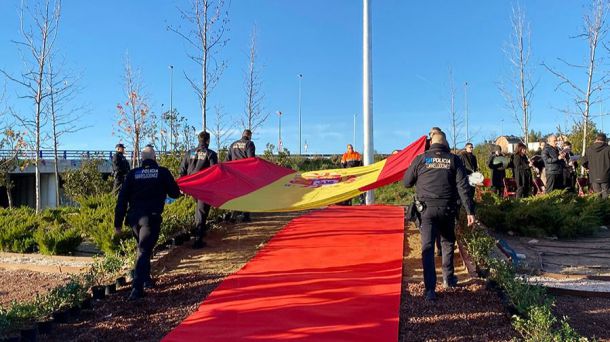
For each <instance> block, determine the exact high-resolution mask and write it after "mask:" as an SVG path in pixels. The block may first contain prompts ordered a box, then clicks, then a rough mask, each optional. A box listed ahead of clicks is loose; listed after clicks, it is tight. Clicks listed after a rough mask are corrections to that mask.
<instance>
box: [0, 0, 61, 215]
mask: <svg viewBox="0 0 610 342" xmlns="http://www.w3.org/2000/svg"><path fill="white" fill-rule="evenodd" d="M60 16H61V0H44V1H42V2H40V3H37V4H36V5H35V6H34V7H33V8H30V7H29V6H28V5H27V4H26V2H25V1H22V3H21V11H20V31H19V32H20V35H21V39H22V40H21V41H15V42H14V43H15V44H17V45H18V46H19V47H20V51H21V53H22V58H23V64H24V66H25V68H26V69H25V70H24V71H23V72H22V73H21V75H20V76H19V77H14V76H12V75H10V74H9V73H7V72H6V71H4V70H0V72H2V73H3V74H4V75H5V76H6V77H7V78H8V79H9V80H11V81H13V82H15V83H17V84H19V85H21V86H22V87H23V88H24V89H25V93H24V94H23V95H21V96H20V98H23V99H28V100H31V101H33V104H34V111H33V113H32V115H31V116H29V117H28V116H22V115H15V118H16V119H18V120H19V122H21V124H22V125H23V126H24V128H25V129H26V130H27V133H28V134H27V135H28V137H29V138H31V139H33V140H34V141H33V142H31V145H33V149H34V151H35V153H36V154H35V156H34V166H35V179H36V190H35V192H36V195H35V196H36V212H39V211H40V209H41V203H40V148H41V144H42V142H41V136H42V133H43V132H42V130H43V126H44V123H45V118H44V111H43V106H44V101H45V100H46V98H47V97H48V96H49V95H50V92H49V90H48V89H47V87H45V86H44V85H45V78H46V74H47V72H48V71H47V63H48V61H49V59H50V58H51V56H52V54H53V51H54V45H55V40H56V38H57V32H58V29H59V21H60Z"/></svg>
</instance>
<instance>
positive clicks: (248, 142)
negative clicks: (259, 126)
mask: <svg viewBox="0 0 610 342" xmlns="http://www.w3.org/2000/svg"><path fill="white" fill-rule="evenodd" d="M255 155H256V146H255V145H254V142H253V141H252V131H251V130H249V129H245V130H244V132H243V133H242V135H241V139H239V140H237V141H235V142H233V143H232V144H231V146H229V151H228V153H227V158H226V161H232V160H240V159H245V158H252V157H254V156H255ZM234 215H235V216H237V217H234V218H237V219H238V220H240V221H242V222H250V221H251V219H250V213H246V212H235V213H234Z"/></svg>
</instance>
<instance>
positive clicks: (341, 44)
mask: <svg viewBox="0 0 610 342" xmlns="http://www.w3.org/2000/svg"><path fill="white" fill-rule="evenodd" d="M19 3H20V1H18V0H3V1H0V22H1V23H2V25H0V56H1V57H0V68H3V69H5V70H7V71H9V72H12V73H18V72H19V70H20V68H21V62H20V57H19V53H18V51H17V49H16V46H15V45H14V44H13V43H12V42H11V40H17V39H19V32H18V29H19V19H18V7H19ZM186 4H187V1H186V0H137V1H136V0H131V1H119V0H106V1H78V0H64V1H63V13H62V14H63V18H62V23H61V31H60V35H59V38H58V39H59V44H58V49H59V53H60V54H61V55H63V56H64V58H65V60H66V61H67V64H68V65H69V66H70V68H71V69H73V70H75V71H77V72H79V73H80V74H81V75H82V79H81V85H82V86H83V87H84V90H83V91H82V92H81V93H80V95H79V97H78V99H77V101H78V102H80V103H85V104H86V105H87V106H88V108H89V109H90V110H89V112H88V114H87V115H86V116H85V117H84V118H83V125H84V126H91V127H90V128H87V129H86V130H83V131H80V132H78V133H75V134H73V135H70V136H67V137H65V139H64V141H63V142H62V146H61V148H64V149H112V148H113V146H114V145H115V143H116V140H117V138H116V137H114V136H113V135H112V130H113V128H112V125H113V122H114V121H115V116H116V108H115V107H116V104H117V103H118V102H119V101H122V100H123V97H122V93H121V87H122V81H121V80H122V70H123V59H124V56H125V53H126V52H127V51H128V52H129V56H130V58H131V60H132V63H133V65H134V66H136V67H138V68H140V69H141V72H142V78H143V81H144V84H145V87H146V93H147V94H148V95H149V97H150V105H151V107H152V109H153V111H155V112H157V113H158V112H161V111H162V108H166V109H167V108H168V106H169V69H168V65H170V64H171V65H174V68H175V69H174V70H175V74H174V106H175V108H176V109H177V110H178V111H180V113H182V114H183V115H185V116H187V117H188V119H189V120H190V121H191V123H192V124H194V125H195V126H197V127H200V126H201V119H200V114H199V113H200V111H199V108H198V103H197V99H196V97H195V95H194V93H193V91H192V90H191V89H190V86H189V85H188V84H187V81H186V80H185V78H184V77H183V76H182V72H183V71H184V72H186V73H189V74H194V75H196V73H197V68H196V67H195V66H194V65H193V64H192V63H191V62H190V61H189V60H188V59H187V57H186V55H185V45H184V43H183V41H181V40H180V38H178V37H177V36H176V35H175V34H173V33H171V32H168V31H167V30H166V26H167V25H168V24H174V25H175V24H179V21H180V16H179V13H178V11H177V10H176V6H181V7H185V6H186ZM511 5H512V3H511V2H510V1H468V0H465V1H440V0H438V1H420V2H415V1H402V0H373V8H372V10H373V73H374V76H373V86H374V88H373V101H374V118H375V119H374V120H375V121H374V128H375V129H374V134H375V136H374V139H375V149H376V150H377V151H379V152H390V151H392V150H393V149H396V148H401V147H404V146H406V145H407V144H408V143H409V142H411V141H412V140H414V139H416V138H417V137H419V136H421V135H423V134H426V133H427V132H428V129H429V128H430V127H431V126H440V127H441V128H443V129H445V130H448V129H449V110H448V108H449V90H448V69H449V68H451V69H452V70H453V75H454V81H455V83H456V85H457V88H458V97H457V101H458V102H457V108H458V110H460V111H461V110H463V108H464V103H463V84H464V82H466V81H467V82H468V84H469V87H468V102H469V103H468V106H469V113H470V130H471V132H473V133H475V135H474V137H473V140H474V141H475V142H478V141H482V140H483V139H485V138H490V137H493V136H496V135H498V134H500V132H501V131H502V130H503V132H504V133H517V132H518V126H517V124H516V123H515V122H514V120H513V118H512V114H510V113H509V112H507V111H506V109H505V106H504V100H503V98H502V96H501V95H500V92H499V91H498V87H497V83H498V81H500V80H501V78H502V75H504V74H506V73H507V72H508V62H507V60H506V57H505V56H504V54H503V52H502V47H503V45H504V44H505V42H506V41H507V40H508V37H509V34H510V22H509V17H510V12H511ZM586 6H587V2H586V1H553V0H546V1H542V0H539V1H527V2H524V4H522V7H523V8H524V10H525V11H526V13H527V16H528V19H529V21H530V22H531V31H532V54H533V55H532V65H533V66H534V75H535V77H536V78H538V79H539V80H540V81H539V85H538V87H537V89H536V91H535V95H534V99H533V102H532V110H533V119H532V128H534V129H536V130H541V131H543V132H550V131H552V130H554V128H555V127H556V126H557V125H558V124H561V125H562V126H563V125H565V123H566V121H567V120H568V119H567V118H566V117H565V116H564V115H563V114H560V113H559V111H558V110H557V108H564V107H565V106H566V104H567V103H568V100H569V99H567V98H566V96H565V95H563V94H562V93H558V92H556V91H555V86H556V85H557V81H556V79H554V78H553V76H551V75H550V74H549V73H548V72H547V71H545V70H543V68H542V67H541V66H539V64H540V63H541V62H543V61H545V62H548V63H550V64H552V65H556V66H560V65H559V63H557V61H556V58H557V57H562V58H564V59H566V60H569V61H571V62H574V63H580V62H582V61H583V60H584V58H585V53H586V45H585V43H584V42H583V41H580V40H577V39H571V38H570V37H572V36H574V35H576V34H577V33H579V32H580V30H581V28H582V22H583V19H582V16H583V13H584V12H585V10H586ZM361 10H362V7H361V1H359V0H333V1H328V0H308V1H293V0H233V1H231V3H230V7H229V8H228V11H229V18H230V23H229V28H230V31H229V32H228V34H227V38H229V39H230V41H229V42H228V44H227V46H226V47H225V48H224V49H223V50H222V52H221V54H222V56H223V57H224V59H225V60H226V61H227V63H228V68H227V69H226V71H225V72H224V74H223V76H222V78H221V80H220V83H219V84H218V86H217V87H216V88H215V89H214V91H213V92H212V94H211V95H210V97H209V104H210V113H211V112H212V109H213V107H214V106H215V105H222V106H223V107H224V110H225V111H226V112H228V113H229V114H231V115H233V117H234V118H235V119H238V118H239V116H240V115H242V113H243V108H244V97H245V96H244V88H243V72H244V69H245V68H246V63H247V49H248V40H249V35H250V32H251V29H252V26H253V25H255V24H256V27H257V32H258V43H259V63H260V65H261V66H262V67H263V69H262V77H263V82H264V83H263V91H264V93H265V103H264V106H265V110H266V111H268V112H271V113H275V112H276V111H278V110H281V111H282V112H283V113H284V117H283V119H282V126H283V127H282V131H283V138H284V139H283V140H284V146H285V147H287V148H288V149H289V150H290V151H291V152H293V153H294V152H295V151H298V126H297V108H298V78H297V75H298V74H303V100H302V113H303V142H304V141H307V143H308V147H309V152H314V153H316V152H317V153H321V152H323V153H334V152H340V151H343V150H344V148H345V144H346V143H350V142H351V141H352V126H353V115H354V114H357V115H358V117H357V126H358V127H357V134H358V136H357V142H356V146H357V149H358V150H362V116H361V112H362V45H361V44H362V37H361V34H362V13H361ZM603 54H604V55H607V52H606V51H603ZM605 71H607V70H605ZM0 82H3V80H0ZM6 89H7V94H8V97H7V102H8V105H10V106H12V107H13V108H15V109H16V110H18V111H22V112H24V111H27V110H29V108H30V107H31V106H28V104H27V103H25V102H24V101H23V100H19V99H18V98H17V95H18V94H19V90H18V88H17V87H16V86H15V85H14V84H11V83H7V84H6ZM162 105H163V106H164V107H162ZM594 110H596V109H595V108H594ZM208 120H210V121H209V122H208V125H211V124H213V119H212V118H209V119H208ZM502 120H503V121H502ZM606 120H608V118H606ZM598 121H599V120H598ZM600 124H601V123H600ZM608 125H610V123H608ZM236 138H237V137H236ZM254 140H255V141H256V142H257V146H258V147H259V151H261V152H262V150H263V148H264V145H265V144H266V143H267V142H271V143H274V144H277V115H274V114H272V115H271V116H270V119H269V120H268V121H267V123H266V124H265V125H264V127H262V129H260V130H259V132H258V133H257V134H256V135H255V137H254ZM128 148H129V146H128Z"/></svg>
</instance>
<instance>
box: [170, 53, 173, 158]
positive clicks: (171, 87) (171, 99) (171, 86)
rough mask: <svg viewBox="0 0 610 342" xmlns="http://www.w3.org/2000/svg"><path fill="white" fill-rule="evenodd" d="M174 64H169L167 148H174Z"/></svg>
mask: <svg viewBox="0 0 610 342" xmlns="http://www.w3.org/2000/svg"><path fill="white" fill-rule="evenodd" d="M173 139H174V66H173V65H170V66H169V149H170V150H173V148H174V142H173Z"/></svg>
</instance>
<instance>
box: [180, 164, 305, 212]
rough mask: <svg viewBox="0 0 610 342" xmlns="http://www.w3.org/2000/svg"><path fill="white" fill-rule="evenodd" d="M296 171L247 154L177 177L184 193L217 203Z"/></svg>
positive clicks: (217, 205)
mask: <svg viewBox="0 0 610 342" xmlns="http://www.w3.org/2000/svg"><path fill="white" fill-rule="evenodd" d="M294 172H296V171H294V170H292V169H288V168H285V167H281V166H278V165H275V164H273V163H270V162H268V161H266V160H263V159H259V158H247V159H241V160H236V161H231V162H226V163H220V164H217V165H214V166H212V167H210V168H208V169H205V170H203V171H201V172H198V173H196V174H193V175H190V176H185V177H181V178H180V179H178V185H179V186H180V189H182V191H183V192H184V193H187V194H189V195H191V196H193V197H195V198H198V199H200V200H202V201H204V202H205V203H207V204H210V205H212V206H214V207H220V206H221V205H223V204H224V203H226V202H227V201H230V200H232V199H235V198H238V197H241V196H243V195H246V194H248V193H250V192H253V191H256V190H258V189H260V188H262V187H264V186H266V185H269V184H271V183H273V182H275V181H276V180H278V179H280V178H282V177H284V176H286V175H289V174H291V173H294Z"/></svg>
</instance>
